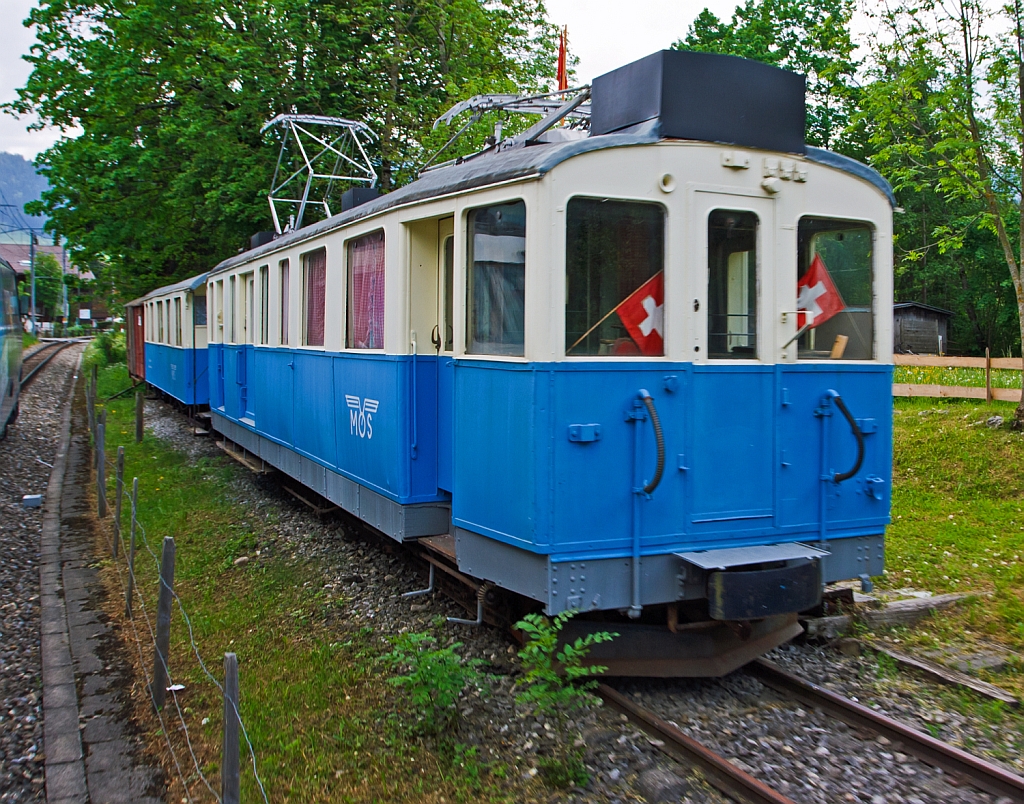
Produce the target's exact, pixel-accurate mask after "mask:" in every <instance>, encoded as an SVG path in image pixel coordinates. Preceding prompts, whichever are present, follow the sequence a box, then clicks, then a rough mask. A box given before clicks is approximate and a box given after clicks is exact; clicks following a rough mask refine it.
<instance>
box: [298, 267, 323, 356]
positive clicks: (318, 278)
mask: <svg viewBox="0 0 1024 804" xmlns="http://www.w3.org/2000/svg"><path fill="white" fill-rule="evenodd" d="M326 291H327V251H326V250H324V249H322V248H319V249H317V250H316V251H311V252H309V253H308V254H303V255H302V343H303V345H304V346H323V345H324V314H325V308H326V304H327V296H326Z"/></svg>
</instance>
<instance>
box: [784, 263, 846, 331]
mask: <svg viewBox="0 0 1024 804" xmlns="http://www.w3.org/2000/svg"><path fill="white" fill-rule="evenodd" d="M796 293H797V296H796V309H797V310H798V311H802V310H806V311H807V312H810V313H813V314H814V320H813V321H811V326H810V328H811V329H814V327H816V326H818V325H819V324H824V323H825V322H826V321H828V320H829V319H830V318H831V317H832V316H834V315H835V314H836V313H841V312H842V311H843V310H844V309H845V308H846V304H845V303H844V302H843V297H842V296H840V295H839V291H838V290H837V289H836V286H835V284H834V283H833V282H832V277H831V276H829V275H828V269H826V268H825V263H824V262H822V260H821V255H819V254H815V255H814V261H813V262H812V263H811V267H810V268H808V269H807V273H806V274H804V275H803V276H801V277H800V280H799V281H798V282H797V283H796ZM806 319H807V316H806V315H797V320H796V325H797V329H802V328H803V326H804V325H805V324H806V323H807V321H806Z"/></svg>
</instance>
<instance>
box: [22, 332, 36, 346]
mask: <svg viewBox="0 0 1024 804" xmlns="http://www.w3.org/2000/svg"><path fill="white" fill-rule="evenodd" d="M37 343H39V338H38V337H36V336H35V335H33V334H32V333H31V332H23V333H22V334H21V348H22V349H28V347H30V346H35V345H36V344H37Z"/></svg>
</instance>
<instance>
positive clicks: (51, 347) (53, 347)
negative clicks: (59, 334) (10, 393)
mask: <svg viewBox="0 0 1024 804" xmlns="http://www.w3.org/2000/svg"><path fill="white" fill-rule="evenodd" d="M73 343H78V341H57V342H53V343H47V344H45V345H43V346H41V347H39V348H38V349H36V350H35V351H34V352H33V353H32V354H30V355H29V356H28V357H27V358H25V361H24V363H23V364H22V371H24V366H25V365H26V364H28V363H29V362H30V361H32V360H34V359H35V358H36V356H41V355H42V354H43V353H44V352H49V354H47V355H46V356H45V357H43V358H42V359H41V360H40V361H39V362H38V363H37V364H36V365H34V366H32V369H31V370H30V371H29V373H28V374H24V375H23V376H22V378H21V390H22V391H24V390H25V389H26V388H28V387H29V385H30V384H31V383H32V380H34V379H35V378H36V375H38V374H39V372H40V371H42V370H43V369H44V368H45V367H46V364H47V363H49V362H50V361H51V360H53V358H54V357H56V356H57V355H58V354H59V353H60V352H61V350H62V349H66V348H67V347H69V346H71V344H73Z"/></svg>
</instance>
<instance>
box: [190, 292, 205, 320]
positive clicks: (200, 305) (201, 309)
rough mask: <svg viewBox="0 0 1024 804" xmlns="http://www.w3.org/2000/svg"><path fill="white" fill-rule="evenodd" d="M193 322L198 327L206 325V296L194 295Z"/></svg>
mask: <svg viewBox="0 0 1024 804" xmlns="http://www.w3.org/2000/svg"><path fill="white" fill-rule="evenodd" d="M192 323H193V324H195V325H196V326H197V327H205V326H206V297H205V296H193V297H192Z"/></svg>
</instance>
